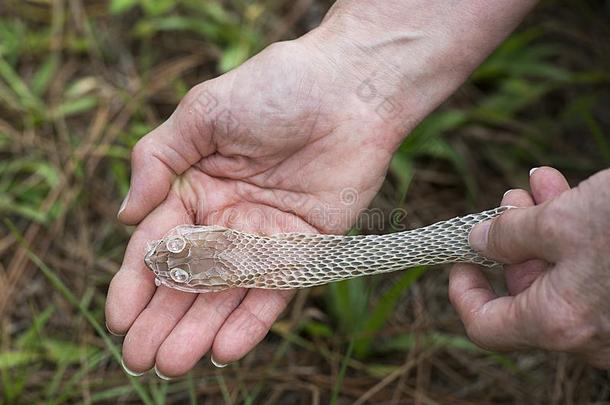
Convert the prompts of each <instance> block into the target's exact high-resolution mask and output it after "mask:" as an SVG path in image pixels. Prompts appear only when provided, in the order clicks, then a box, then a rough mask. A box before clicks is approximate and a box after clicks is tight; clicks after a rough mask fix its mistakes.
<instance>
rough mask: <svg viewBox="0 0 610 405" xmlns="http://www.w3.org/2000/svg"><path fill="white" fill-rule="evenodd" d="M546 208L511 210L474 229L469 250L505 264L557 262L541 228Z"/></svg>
mask: <svg viewBox="0 0 610 405" xmlns="http://www.w3.org/2000/svg"><path fill="white" fill-rule="evenodd" d="M545 207H546V205H537V206H533V207H527V208H512V209H510V210H507V211H505V212H504V213H503V214H502V215H500V216H499V217H497V218H494V219H491V220H489V221H485V222H482V223H480V224H477V225H475V226H474V228H472V230H471V231H470V235H469V237H468V240H469V243H470V246H471V247H472V248H473V249H474V250H476V251H477V252H479V253H481V254H482V255H483V256H485V257H489V258H491V259H494V260H497V261H500V262H502V263H506V264H513V263H522V262H524V261H526V260H529V259H544V260H546V261H549V262H553V261H555V260H554V259H555V258H556V256H557V255H556V252H554V251H553V249H552V248H551V247H550V245H549V240H548V235H545V234H544V233H545V232H544V231H543V230H542V229H541V226H540V223H541V222H542V220H541V218H543V216H542V215H543V211H544V209H545Z"/></svg>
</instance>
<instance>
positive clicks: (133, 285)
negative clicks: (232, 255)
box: [106, 196, 187, 335]
mask: <svg viewBox="0 0 610 405" xmlns="http://www.w3.org/2000/svg"><path fill="white" fill-rule="evenodd" d="M186 217H187V215H186V211H185V208H184V206H183V205H182V203H181V202H180V201H179V200H178V199H177V198H175V197H171V196H170V198H168V199H167V200H166V201H165V202H164V203H163V204H161V205H160V206H159V207H157V208H156V209H155V210H154V211H153V212H152V213H151V214H150V215H149V216H147V217H146V219H145V220H144V221H142V222H141V223H140V225H138V227H137V228H136V230H135V231H134V233H133V235H132V236H131V239H130V240H129V243H128V245H127V249H126V251H125V257H124V259H123V263H122V265H121V268H120V269H119V271H118V272H117V273H116V274H115V275H114V277H113V278H112V281H111V282H110V286H109V287H108V297H107V299H106V325H107V327H108V329H109V330H110V331H111V332H112V333H115V334H121V335H122V334H125V333H126V332H127V330H129V328H130V327H131V325H132V323H133V322H134V320H135V319H136V318H137V316H138V315H139V314H140V312H142V310H143V309H144V308H145V307H146V305H147V304H148V302H149V301H150V299H151V297H152V295H153V293H154V292H155V290H156V287H155V283H154V274H153V273H152V272H151V271H150V270H149V269H148V268H147V267H146V264H145V263H144V260H143V257H144V252H145V250H146V245H147V243H148V242H149V241H151V240H155V239H160V238H161V237H162V236H163V235H164V234H165V233H166V232H167V231H168V230H170V229H171V228H173V227H174V226H176V225H179V224H182V223H184V222H185V219H186Z"/></svg>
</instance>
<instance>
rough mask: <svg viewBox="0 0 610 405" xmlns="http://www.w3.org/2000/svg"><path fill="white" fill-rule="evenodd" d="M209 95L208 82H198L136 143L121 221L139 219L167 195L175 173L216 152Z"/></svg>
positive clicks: (130, 222) (180, 172)
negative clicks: (169, 115) (202, 83)
mask: <svg viewBox="0 0 610 405" xmlns="http://www.w3.org/2000/svg"><path fill="white" fill-rule="evenodd" d="M210 97H212V95H211V93H210V90H208V89H207V88H206V87H205V86H202V85H199V86H196V87H195V88H193V89H192V90H191V91H189V93H188V94H187V95H186V96H185V97H184V99H183V100H182V101H181V102H180V105H179V106H178V108H177V109H176V111H175V112H174V114H172V116H171V117H170V118H169V119H168V120H167V121H165V122H164V123H163V124H161V125H160V126H159V127H157V128H156V129H155V130H153V131H152V132H151V133H149V134H148V135H146V136H145V137H144V138H142V139H141V140H140V141H139V142H138V143H137V144H136V145H135V147H134V148H133V151H132V155H131V183H130V187H129V192H128V193H127V196H126V197H125V200H124V201H123V203H122V204H121V208H119V213H118V218H119V220H120V221H121V222H123V223H125V224H130V225H133V224H137V223H138V222H140V221H141V220H142V219H143V218H144V217H145V216H146V215H147V214H148V213H149V212H151V211H152V210H153V209H154V208H155V207H156V206H158V205H159V204H160V203H161V202H162V201H163V200H164V199H165V197H166V196H167V194H168V193H169V190H170V187H171V184H172V181H173V179H174V177H175V176H177V175H180V174H182V173H183V172H184V171H185V170H187V169H188V168H189V167H191V166H192V165H193V164H195V163H196V162H198V161H199V160H200V159H201V158H202V157H205V156H208V155H209V154H211V153H213V151H214V146H213V142H212V139H211V135H212V117H211V115H210V111H209V109H210V103H211V102H212V101H210Z"/></svg>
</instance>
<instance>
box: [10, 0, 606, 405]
mask: <svg viewBox="0 0 610 405" xmlns="http://www.w3.org/2000/svg"><path fill="white" fill-rule="evenodd" d="M5 3H6V4H3V6H4V7H3V8H1V9H0V216H2V218H3V221H0V403H3V404H21V403H51V404H61V403H75V402H77V403H86V404H92V403H116V402H124V403H147V404H165V403H167V404H172V403H185V402H188V403H197V402H202V401H205V402H206V403H207V402H209V403H242V402H243V403H278V402H279V403H283V402H290V403H292V402H301V403H328V402H331V403H338V404H339V403H348V402H357V403H365V402H366V401H367V400H368V401H371V402H386V403H411V402H430V403H431V402H440V403H447V402H449V403H473V402H494V403H495V402H504V403H514V402H534V403H572V402H574V403H585V402H598V403H603V402H604V401H605V402H607V401H610V392H609V389H608V386H609V382H610V377H609V375H608V373H606V372H601V371H598V370H594V369H592V368H590V367H588V366H586V365H584V364H583V363H581V362H579V360H578V359H575V358H572V357H568V356H565V355H558V354H549V353H541V352H526V353H510V354H498V353H490V352H487V351H484V350H481V349H479V348H477V347H476V346H474V345H473V344H472V343H471V342H470V341H469V340H468V339H467V338H465V337H464V334H463V330H462V327H461V323H460V322H459V319H458V318H457V316H456V314H455V313H454V311H453V310H452V309H451V307H450V305H449V303H448V301H447V296H446V295H447V292H446V288H447V287H446V286H447V275H446V272H445V271H443V269H439V268H430V269H428V268H418V269H414V270H412V271H411V272H405V273H399V274H389V275H384V276H379V277H373V278H367V279H355V280H350V281H347V282H343V283H337V284H333V285H330V286H328V287H323V288H315V289H312V290H308V291H304V292H301V293H300V294H299V295H298V297H297V299H295V301H294V303H293V304H292V305H291V307H290V308H289V309H288V310H287V314H286V315H285V316H284V317H283V318H282V319H281V320H280V321H278V322H277V323H276V324H275V325H274V326H273V328H272V331H271V333H270V334H269V336H268V337H267V339H265V341H264V342H262V343H261V345H259V347H258V348H257V349H256V350H255V351H254V352H253V353H251V354H250V355H248V356H247V357H246V358H245V359H243V360H242V361H240V362H239V363H238V364H237V365H232V366H230V367H227V368H225V369H223V370H217V369H214V368H212V367H211V366H209V365H208V362H207V360H204V361H202V362H201V364H199V365H198V366H197V367H196V368H195V369H194V370H193V371H192V372H191V373H190V374H189V375H188V376H187V377H186V378H184V379H181V380H177V381H171V382H164V381H161V380H159V379H157V378H156V377H155V376H154V375H150V373H149V374H148V375H145V376H143V377H141V378H139V379H136V378H130V377H128V376H127V375H126V374H125V373H124V372H123V371H122V369H121V367H120V339H119V338H115V337H113V336H110V335H108V333H107V332H106V330H105V328H104V327H103V325H104V319H103V306H104V299H105V293H106V289H107V286H108V283H109V281H110V279H111V277H112V275H113V274H114V272H115V271H116V269H117V268H118V265H119V263H120V261H121V259H122V254H123V250H124V248H125V243H126V241H127V239H128V237H129V232H130V230H129V229H127V228H125V227H122V226H120V225H119V224H118V223H117V222H116V220H115V211H116V208H117V207H118V205H119V203H120V201H121V197H122V196H124V195H125V193H126V191H127V187H128V184H129V153H130V150H131V148H132V147H133V145H134V144H135V143H136V142H137V140H138V139H139V138H140V137H142V136H143V135H145V134H146V133H147V132H148V131H150V130H151V129H153V128H155V127H156V126H157V125H158V124H159V123H160V122H161V121H162V120H163V119H164V118H165V117H167V116H168V115H169V114H170V113H171V111H172V110H173V108H174V107H175V105H176V103H177V102H178V101H179V100H180V99H181V97H182V96H183V95H184V94H185V93H186V91H187V90H188V89H189V88H190V87H192V86H193V85H194V84H196V83H197V82H200V81H202V80H205V79H208V78H211V77H214V76H216V75H218V74H220V73H222V72H225V71H227V70H229V69H231V68H233V67H235V66H237V65H239V64H240V63H241V62H243V61H244V60H245V59H247V58H248V56H249V55H251V54H253V53H255V52H257V51H258V50H260V49H262V48H263V47H264V46H266V45H267V44H268V43H269V42H272V41H275V40H278V39H282V38H290V37H294V36H296V35H300V34H301V33H303V32H304V31H305V30H306V29H307V28H308V27H311V26H312V25H315V24H316V23H317V21H318V18H319V13H318V14H316V12H315V10H316V9H326V8H327V7H328V6H329V4H328V3H327V2H324V1H312V4H313V5H312V6H310V7H303V8H298V7H292V5H291V3H290V2H288V1H284V0H279V1H274V2H268V3H262V2H254V1H249V2H246V1H241V0H236V1H208V2H201V1H196V0H161V1H150V0H112V1H109V2H101V1H100V2H81V1H80V0H76V1H69V2H68V1H61V0H60V1H53V2H33V1H25V2H19V1H16V0H9V1H8V2H5ZM604 7H605V6H604V3H603V2H601V1H591V2H578V3H575V2H568V1H563V0H557V1H546V2H543V3H542V4H541V5H540V6H539V7H538V9H537V10H536V11H535V12H534V13H533V14H532V15H531V16H530V17H529V18H528V20H527V21H526V22H525V23H524V25H523V26H522V27H521V28H520V29H519V30H518V31H517V32H516V33H515V34H513V35H512V36H511V37H510V38H509V39H508V40H507V41H506V42H505V43H504V44H503V45H502V46H501V47H500V48H499V49H498V50H497V51H496V52H495V53H494V54H493V55H492V56H491V57H490V58H489V59H488V60H487V61H486V62H485V64H484V65H483V66H481V67H480V68H479V69H478V70H477V71H476V72H475V74H474V75H473V76H472V78H471V79H470V80H469V81H468V83H466V84H465V85H464V86H463V87H462V88H461V89H460V90H459V91H458V92H457V93H456V94H455V95H454V96H453V97H452V98H451V99H450V100H449V101H448V102H447V103H445V104H444V105H443V106H442V107H441V108H439V109H438V110H437V111H435V112H434V113H433V114H431V115H430V116H429V117H428V118H427V119H426V120H425V121H424V122H422V124H421V125H420V126H419V127H418V128H417V129H416V130H415V131H414V132H413V133H412V134H411V135H410V136H409V138H407V140H406V141H405V142H404V144H403V145H402V146H401V148H400V150H399V151H398V153H397V154H396V155H395V157H394V159H393V161H392V164H391V166H390V171H389V175H388V179H387V181H386V183H385V184H384V186H383V188H382V190H381V191H380V193H379V195H378V196H377V198H376V199H375V201H374V203H373V204H374V206H375V207H376V208H379V209H382V210H390V209H392V208H394V207H401V208H404V209H406V210H407V212H408V215H407V217H406V218H403V219H402V223H403V224H404V225H407V226H410V227H415V226H421V225H424V224H427V223H431V222H434V221H436V220H438V219H439V218H448V217H451V216H454V215H457V214H460V213H464V212H468V211H474V210H477V209H483V208H487V207H490V206H493V205H496V204H497V202H498V199H499V196H501V195H502V193H503V192H504V191H505V190H506V189H508V188H515V187H524V186H526V185H527V173H528V171H529V168H531V167H534V166H540V165H542V164H548V165H553V166H556V167H558V168H559V169H561V170H562V171H564V172H565V173H566V174H567V176H568V178H569V180H570V181H571V183H572V184H576V183H577V182H578V181H579V180H582V179H584V178H586V177H587V176H589V175H591V174H592V173H594V172H595V171H598V170H600V169H602V168H605V167H608V165H610V136H609V135H608V128H609V122H610V115H609V114H608V110H607V105H608V100H609V98H610V73H608V72H610V56H608V55H610V52H609V51H610V49H609V45H608V38H610V32H609V31H610V30H609V28H608V25H607V18H608V15H607V8H604ZM301 9H302V11H301ZM288 21H289V22H290V24H287V22H288ZM385 225H387V226H386V228H387V230H388V231H390V230H391V229H390V228H391V226H390V224H385ZM355 231H356V232H370V231H371V230H369V229H357V230H355ZM66 246H69V248H66ZM497 282H498V280H497V277H496V278H494V283H497ZM497 284H498V286H499V288H501V284H500V283H497Z"/></svg>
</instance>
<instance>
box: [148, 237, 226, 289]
mask: <svg viewBox="0 0 610 405" xmlns="http://www.w3.org/2000/svg"><path fill="white" fill-rule="evenodd" d="M226 231H227V229H226V228H222V227H216V226H209V227H201V226H197V227H196V226H193V225H180V226H177V227H175V228H174V229H172V230H171V231H169V232H168V233H167V234H166V235H165V236H164V237H163V239H161V240H157V241H152V242H149V243H148V247H147V251H146V255H145V256H144V262H145V263H146V265H147V266H148V268H149V269H150V270H151V271H152V272H153V273H154V274H155V284H156V285H157V287H159V286H162V285H163V286H166V287H170V288H173V289H177V290H181V291H185V292H194V293H199V292H212V291H222V290H225V289H227V288H229V287H230V285H229V282H228V280H226V279H225V278H223V275H225V274H226V272H223V271H222V269H219V266H218V260H216V257H217V256H218V254H219V253H220V249H221V248H222V246H219V245H218V241H217V240H218V239H219V237H218V236H217V235H219V234H222V233H223V232H226Z"/></svg>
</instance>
